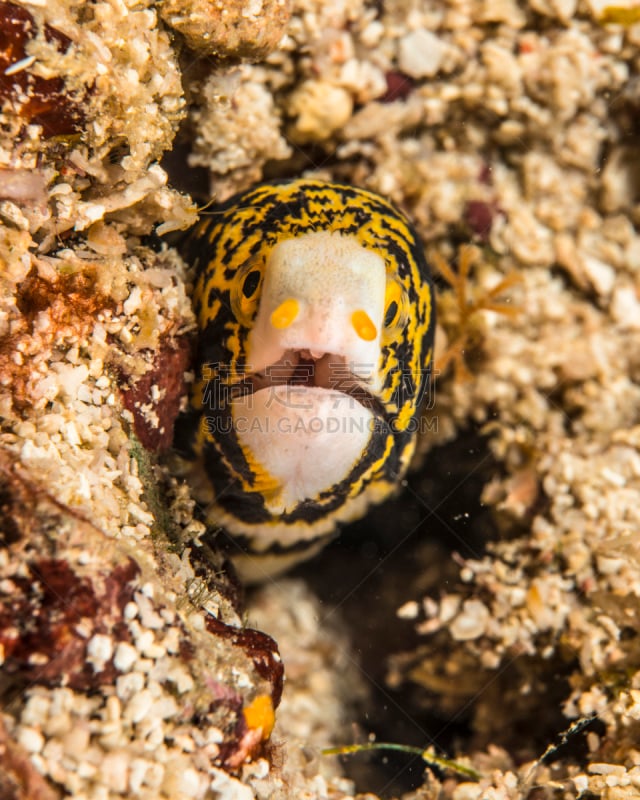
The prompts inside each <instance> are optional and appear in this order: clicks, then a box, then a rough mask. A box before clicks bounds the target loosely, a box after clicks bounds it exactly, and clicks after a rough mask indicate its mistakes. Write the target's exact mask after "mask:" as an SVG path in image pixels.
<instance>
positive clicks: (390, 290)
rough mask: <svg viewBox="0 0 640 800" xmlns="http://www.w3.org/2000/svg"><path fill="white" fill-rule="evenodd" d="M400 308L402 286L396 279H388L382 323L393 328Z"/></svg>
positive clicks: (398, 316) (396, 322)
mask: <svg viewBox="0 0 640 800" xmlns="http://www.w3.org/2000/svg"><path fill="white" fill-rule="evenodd" d="M401 308H402V287H401V286H400V284H399V283H397V282H396V281H393V280H392V281H389V282H388V283H387V289H386V292H385V298H384V325H385V328H393V327H395V326H396V325H397V324H398V320H399V318H400V311H401Z"/></svg>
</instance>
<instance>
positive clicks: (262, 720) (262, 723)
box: [242, 694, 276, 739]
mask: <svg viewBox="0 0 640 800" xmlns="http://www.w3.org/2000/svg"><path fill="white" fill-rule="evenodd" d="M242 713H243V714H244V719H245V722H246V723H247V726H248V727H249V728H250V729H251V730H258V728H260V729H262V738H263V739H268V738H269V736H271V731H272V730H273V726H274V723H275V721H276V714H275V711H274V709H273V702H272V700H271V697H270V696H269V695H268V694H259V695H258V696H257V697H256V699H255V700H254V701H253V702H252V703H250V704H249V705H248V706H247V707H246V708H243V709H242Z"/></svg>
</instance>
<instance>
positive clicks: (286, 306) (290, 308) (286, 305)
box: [269, 297, 300, 330]
mask: <svg viewBox="0 0 640 800" xmlns="http://www.w3.org/2000/svg"><path fill="white" fill-rule="evenodd" d="M299 310H300V304H299V303H298V301H297V300H296V299H295V298H293V297H288V298H287V299H286V300H285V301H284V302H283V303H280V305H279V306H278V307H277V308H276V310H275V311H272V312H271V317H270V318H269V319H270V320H271V324H272V325H273V327H274V328H277V329H278V330H282V329H283V328H288V327H289V325H291V323H292V322H293V320H294V319H295V318H296V317H297V316H298V311H299Z"/></svg>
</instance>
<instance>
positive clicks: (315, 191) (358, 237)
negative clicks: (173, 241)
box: [176, 179, 434, 581]
mask: <svg viewBox="0 0 640 800" xmlns="http://www.w3.org/2000/svg"><path fill="white" fill-rule="evenodd" d="M181 252H182V255H183V257H185V258H186V259H187V261H189V262H190V263H192V264H195V266H196V284H195V290H194V307H195V313H196V316H197V321H198V328H199V341H198V351H197V357H196V370H195V372H196V375H195V381H194V384H193V386H192V389H191V396H190V409H189V411H188V413H187V414H186V416H185V417H184V418H183V421H182V424H181V425H180V427H179V438H178V439H177V440H176V444H177V447H178V449H179V450H181V451H182V452H183V454H184V455H186V457H187V459H189V460H190V461H191V465H190V467H189V472H190V479H191V481H192V483H193V485H194V487H195V491H196V497H197V498H198V499H199V500H200V501H201V502H203V503H205V504H206V507H207V518H208V521H209V522H210V523H211V524H215V525H219V526H222V527H223V528H224V529H225V530H226V531H227V533H228V534H230V536H231V537H233V540H234V542H235V543H236V545H237V548H236V550H237V554H236V555H234V552H232V553H231V555H232V558H233V560H234V561H235V562H236V565H237V567H238V569H239V572H240V575H241V577H243V578H244V579H245V580H249V581H251V580H260V579H262V578H264V577H265V576H267V575H273V574H276V573H278V572H281V571H283V570H284V569H287V568H288V567H289V566H291V565H292V564H294V563H296V562H297V561H300V560H302V559H305V558H308V557H309V556H311V555H313V554H314V553H316V552H317V551H318V550H319V549H320V548H321V547H322V546H324V545H325V544H326V543H327V541H329V540H330V539H331V538H332V536H333V535H334V534H335V532H336V530H337V527H338V525H339V524H340V523H345V522H349V521H352V520H355V519H357V518H358V517H361V516H362V515H364V513H365V512H366V510H367V508H368V507H369V506H370V505H372V504H374V503H379V502H380V501H382V500H383V499H384V498H386V497H387V496H388V495H389V494H390V493H391V492H393V491H394V489H395V488H396V487H397V486H398V483H399V481H400V479H401V478H402V477H403V475H404V474H405V473H406V470H407V468H408V466H409V461H410V459H411V456H412V454H413V451H414V449H415V443H416V429H417V421H418V419H419V414H420V406H421V400H422V398H423V397H424V393H425V388H426V386H427V383H428V380H429V372H430V369H431V362H432V355H433V333H434V303H433V286H432V283H431V279H430V275H429V269H428V267H427V264H426V261H425V258H424V253H423V247H422V245H421V243H420V241H419V239H418V237H417V235H416V233H415V232H414V231H413V229H412V227H411V225H410V223H409V222H408V220H407V219H406V218H405V217H404V215H403V214H401V213H400V212H399V211H398V210H396V209H395V208H394V207H393V206H392V205H391V204H390V203H389V202H387V201H386V200H385V199H384V198H383V197H381V196H379V195H377V194H374V193H373V192H369V191H365V190H362V189H357V188H354V187H352V186H347V185H338V184H331V183H326V182H323V181H318V180H305V179H302V180H296V181H291V182H286V183H278V184H261V185H258V186H257V187H254V188H253V189H250V190H249V191H246V192H244V193H242V194H240V195H237V196H235V197H233V198H231V199H230V200H228V201H227V202H226V203H224V204H223V205H222V206H220V207H218V208H216V209H215V210H214V211H213V212H212V213H210V214H209V215H206V216H203V218H202V219H201V221H200V222H198V223H197V224H196V225H195V226H194V228H193V229H192V230H191V232H190V233H189V234H188V236H187V237H186V239H185V241H184V242H183V244H182V246H181Z"/></svg>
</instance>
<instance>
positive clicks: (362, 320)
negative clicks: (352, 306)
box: [351, 308, 378, 342]
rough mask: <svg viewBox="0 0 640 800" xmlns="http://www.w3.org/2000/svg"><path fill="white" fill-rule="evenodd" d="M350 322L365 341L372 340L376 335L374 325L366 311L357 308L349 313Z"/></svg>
mask: <svg viewBox="0 0 640 800" xmlns="http://www.w3.org/2000/svg"><path fill="white" fill-rule="evenodd" d="M351 324H352V325H353V327H354V328H355V331H356V333H357V334H358V336H359V337H360V338H361V339H364V340H365V342H372V341H373V340H374V339H375V338H376V336H377V335H378V331H377V330H376V326H375V325H374V324H373V322H372V321H371V317H370V316H369V315H368V314H367V312H366V311H363V310H362V309H361V308H359V309H358V310H357V311H354V312H353V314H352V315H351Z"/></svg>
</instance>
